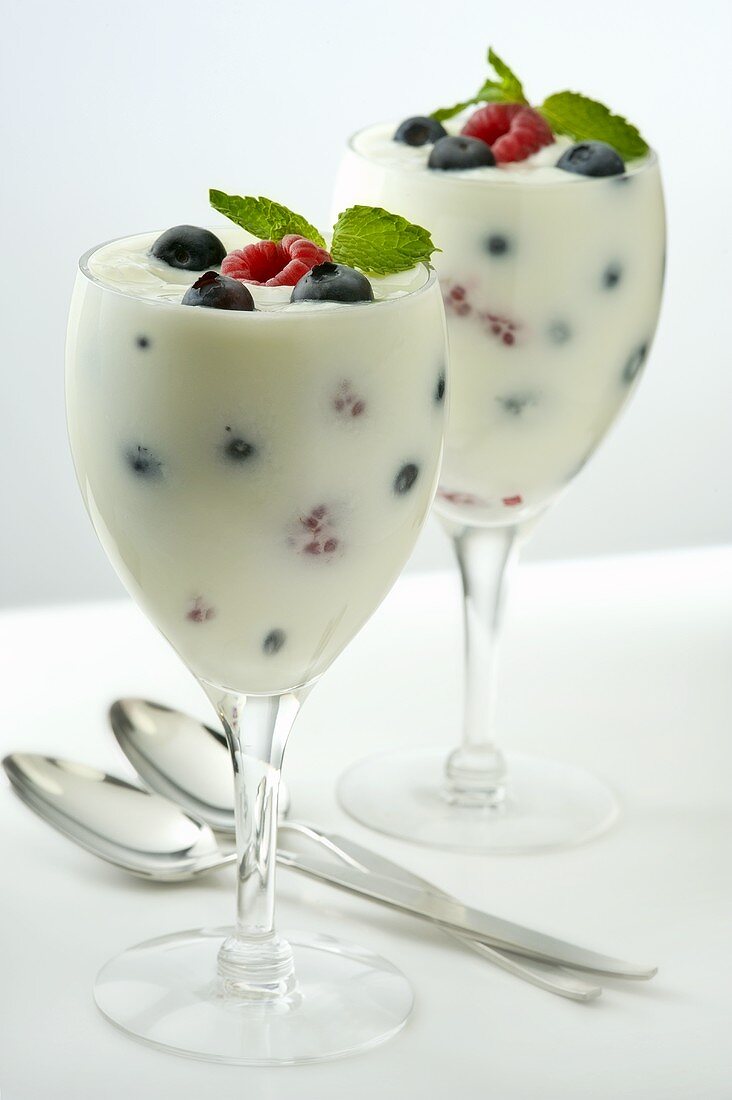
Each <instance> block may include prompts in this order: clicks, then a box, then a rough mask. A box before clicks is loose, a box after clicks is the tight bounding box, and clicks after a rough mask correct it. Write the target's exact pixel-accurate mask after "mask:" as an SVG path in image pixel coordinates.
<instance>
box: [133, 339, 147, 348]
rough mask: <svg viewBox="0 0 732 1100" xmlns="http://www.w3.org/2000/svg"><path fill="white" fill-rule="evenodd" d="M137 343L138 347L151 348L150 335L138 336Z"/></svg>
mask: <svg viewBox="0 0 732 1100" xmlns="http://www.w3.org/2000/svg"><path fill="white" fill-rule="evenodd" d="M135 343H136V344H137V346H138V348H149V347H150V337H149V336H138V337H137V339H136V340H135Z"/></svg>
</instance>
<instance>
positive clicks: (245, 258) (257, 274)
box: [221, 233, 330, 286]
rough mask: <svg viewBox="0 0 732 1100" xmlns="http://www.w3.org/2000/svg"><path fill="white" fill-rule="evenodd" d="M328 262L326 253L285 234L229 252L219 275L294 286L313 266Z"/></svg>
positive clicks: (264, 284)
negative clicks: (272, 239) (278, 237)
mask: <svg viewBox="0 0 732 1100" xmlns="http://www.w3.org/2000/svg"><path fill="white" fill-rule="evenodd" d="M329 261H330V253H329V252H326V250H325V249H324V248H319V247H318V245H317V244H313V242H312V241H309V240H308V239H307V237H300V236H298V234H296V233H288V234H287V236H285V237H283V238H282V240H281V241H257V242H256V243H255V244H248V245H247V246H246V248H237V249H236V250H235V251H234V252H230V253H229V255H228V256H226V257H225V258H224V261H223V263H222V264H221V274H222V275H228V276H229V277H230V278H231V279H241V280H243V281H244V282H246V283H253V284H254V285H255V286H295V284H296V283H298V282H299V281H300V279H302V277H303V275H307V273H308V271H310V270H311V269H312V268H314V267H315V266H316V265H317V264H323V263H328V262H329Z"/></svg>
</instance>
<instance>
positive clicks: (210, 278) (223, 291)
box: [183, 271, 254, 311]
mask: <svg viewBox="0 0 732 1100" xmlns="http://www.w3.org/2000/svg"><path fill="white" fill-rule="evenodd" d="M183 305H184V306H205V307H206V308H207V309H236V310H249V311H251V310H253V309H254V299H253V298H252V295H251V293H250V292H249V290H248V289H247V288H246V287H245V286H244V283H240V282H239V280H238V279H229V278H227V276H226V275H218V274H217V273H216V272H215V271H206V272H205V273H204V274H203V275H202V276H201V278H200V279H196V281H195V283H194V284H193V286H189V287H188V290H187V291H186V292H185V294H184V295H183Z"/></svg>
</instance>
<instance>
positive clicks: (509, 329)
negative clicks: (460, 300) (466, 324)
mask: <svg viewBox="0 0 732 1100" xmlns="http://www.w3.org/2000/svg"><path fill="white" fill-rule="evenodd" d="M480 319H481V321H483V323H484V324H485V327H486V329H487V330H488V332H490V334H491V336H495V337H496V339H497V340H500V341H501V343H502V344H505V345H506V347H508V348H510V347H513V345H514V344H515V343H516V338H517V336H518V334H519V330H520V328H521V326H520V325H519V324H518V322H516V321H511V320H510V319H509V318H508V317H503V316H501V314H499V313H489V312H488V311H486V312H485V313H481V315H480Z"/></svg>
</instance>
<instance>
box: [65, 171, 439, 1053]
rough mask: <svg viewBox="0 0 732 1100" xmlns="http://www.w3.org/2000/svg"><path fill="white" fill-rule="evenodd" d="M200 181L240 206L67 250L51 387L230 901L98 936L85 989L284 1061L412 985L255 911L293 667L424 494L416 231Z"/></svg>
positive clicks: (349, 609) (149, 1027)
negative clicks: (230, 867)
mask: <svg viewBox="0 0 732 1100" xmlns="http://www.w3.org/2000/svg"><path fill="white" fill-rule="evenodd" d="M210 198H211V203H212V205H213V206H214V208H215V209H216V210H218V211H219V212H221V213H223V214H225V215H226V216H227V217H228V218H229V219H230V220H231V221H232V222H233V223H234V226H236V227H238V228H234V227H231V228H229V229H215V230H209V229H205V228H202V227H197V226H190V225H179V226H174V227H173V228H171V229H168V230H166V231H165V232H163V233H149V234H142V235H138V236H134V237H127V238H125V239H123V240H119V241H113V242H111V243H109V244H106V245H103V246H101V247H99V248H96V249H92V250H91V252H89V253H88V254H87V255H86V256H84V257H83V259H82V261H81V264H80V270H79V273H78V275H77V282H76V289H75V291H74V296H73V300H72V307H71V316H70V321H69V331H68V346H67V405H68V422H69V434H70V438H71V446H72V451H73V455H74V462H75V465H76V471H77V475H78V478H79V484H80V486H81V490H82V493H83V495H84V499H85V501H86V505H87V508H88V510H89V513H90V516H91V518H92V521H93V523H94V526H95V528H96V531H97V534H98V536H99V538H100V541H101V542H102V545H103V546H104V548H105V550H106V552H107V554H108V556H109V558H110V560H111V561H112V563H113V565H114V566H115V567H116V568H117V570H118V572H119V574H120V576H121V578H122V579H123V581H124V582H125V584H126V585H127V587H128V588H129V590H130V592H131V593H132V595H133V596H135V597H136V599H137V601H138V602H139V604H140V606H141V607H142V609H143V610H144V611H145V612H146V613H147V615H148V616H149V617H150V619H151V620H152V621H153V622H154V623H155V624H156V625H157V626H158V627H159V628H160V630H161V631H162V632H163V634H164V635H165V636H166V637H167V638H168V640H169V641H170V642H171V644H172V645H173V646H174V647H175V649H176V650H177V651H178V653H179V654H180V656H181V657H182V658H183V661H184V662H185V664H186V665H187V666H188V667H189V669H190V670H191V671H192V672H193V673H194V674H195V675H196V676H197V678H198V680H199V682H200V684H201V686H202V687H203V689H204V691H205V693H206V694H207V695H208V697H209V699H210V701H211V702H212V704H213V706H214V708H215V710H216V713H217V714H218V717H219V719H220V721H221V724H222V727H223V730H224V733H225V735H226V741H227V745H228V748H229V752H230V756H231V760H232V779H233V787H234V808H235V818H236V917H235V922H234V924H233V925H232V926H231V927H230V928H211V927H205V928H201V929H194V930H190V929H187V930H186V931H183V932H178V933H173V934H172V935H167V936H164V937H161V938H158V939H156V940H152V941H149V942H147V943H145V944H139V945H137V946H136V947H132V948H130V949H129V950H128V951H124V952H122V954H120V955H118V956H117V957H116V958H115V959H112V960H110V961H109V962H108V963H107V964H106V965H105V966H104V967H103V968H102V970H101V971H100V973H99V975H98V976H97V981H96V985H95V998H96V1002H97V1005H98V1006H99V1008H100V1009H101V1011H102V1012H103V1013H104V1015H106V1016H107V1017H108V1019H110V1020H111V1021H112V1022H114V1023H115V1024H116V1026H117V1027H119V1028H120V1029H121V1030H123V1031H126V1032H127V1033H129V1034H132V1035H135V1036H136V1037H138V1038H140V1039H142V1040H144V1041H145V1042H147V1043H150V1044H152V1045H153V1046H158V1047H161V1048H163V1049H165V1050H168V1051H171V1052H174V1053H177V1054H185V1055H187V1056H190V1057H194V1058H201V1059H205V1060H211V1061H215V1062H231V1063H235V1064H238V1065H258V1066H262V1065H294V1064H297V1063H312V1062H315V1061H320V1060H323V1059H330V1058H334V1057H341V1056H343V1055H345V1054H349V1053H352V1052H355V1051H358V1050H365V1049H368V1048H370V1047H372V1046H374V1045H375V1044H376V1043H378V1042H381V1041H383V1040H385V1039H388V1038H389V1037H390V1036H392V1035H395V1034H396V1033H397V1032H398V1031H399V1030H400V1028H401V1027H403V1025H404V1023H405V1021H406V1019H407V1017H408V1016H409V1013H410V1011H411V1008H412V1002H413V994H412V990H411V986H410V984H409V982H408V981H407V979H406V978H405V976H404V975H403V974H402V973H401V972H400V971H399V970H398V969H397V968H396V967H394V966H393V965H392V964H391V963H389V962H388V961H387V960H386V959H383V958H381V957H380V956H379V955H376V954H374V953H373V952H371V951H368V950H365V949H364V948H361V947H354V946H353V945H351V944H347V943H343V942H340V941H338V940H335V939H334V938H333V937H332V936H330V935H328V936H320V935H317V934H315V935H313V934H308V933H294V934H292V935H289V936H287V937H284V936H281V935H280V934H279V933H278V930H277V928H276V923H275V914H274V908H275V857H276V854H277V820H278V793H279V788H280V769H281V765H282V757H283V753H284V750H285V745H286V742H287V739H288V737H289V734H290V731H291V729H292V727H293V724H294V723H295V721H296V718H297V715H298V713H299V710H300V707H301V705H302V703H303V702H304V700H305V698H306V697H307V695H308V692H309V689H310V686H311V685H312V683H313V681H314V680H316V679H317V678H318V677H319V676H320V674H321V673H322V672H323V671H324V670H325V669H326V667H327V666H328V665H329V664H330V662H331V661H332V660H333V659H334V657H336V656H337V655H338V654H339V653H340V651H341V650H342V649H343V647H344V646H345V645H346V644H347V643H348V641H349V640H350V639H351V637H352V636H353V635H354V634H355V633H356V631H357V630H358V629H359V627H360V626H361V625H362V624H363V622H364V621H365V620H366V619H367V618H368V617H369V615H370V614H371V613H372V612H373V611H374V610H375V608H376V606H377V605H378V604H379V602H380V601H381V600H382V598H383V597H384V596H385V595H386V592H387V591H388V589H389V587H390V585H391V584H392V583H393V581H394V580H395V578H396V576H397V574H398V572H399V570H400V569H401V568H402V566H403V565H404V563H405V561H406V560H407V557H408V556H409V553H410V551H411V549H412V546H413V544H414V541H415V539H416V537H417V534H418V532H419V529H420V527H421V525H422V523H423V521H424V519H425V517H426V515H427V512H428V510H429V507H430V504H431V500H432V495H433V492H434V490H435V487H436V482H437V471H438V465H439V461H440V455H441V450H442V437H443V429H444V419H445V366H446V363H445V360H446V334H445V318H444V310H443V305H442V297H441V294H440V291H439V287H438V284H437V278H436V275H435V274H434V272H433V270H432V269H431V267H430V266H429V259H430V256H431V254H432V252H433V251H434V246H433V244H432V241H431V239H430V236H429V234H428V233H427V232H426V231H425V230H424V229H422V228H421V227H420V226H418V225H413V224H411V223H409V222H407V221H406V220H405V219H404V218H402V217H400V216H399V215H394V214H390V213H389V212H388V211H386V210H383V209H372V208H369V207H364V206H358V207H353V208H351V209H349V210H346V211H344V212H343V214H341V215H340V216H339V218H338V220H337V222H336V224H335V226H334V229H333V234H332V239H331V240H330V242H329V243H328V244H326V241H325V239H324V238H323V237H322V235H321V234H320V233H319V232H318V230H317V229H316V228H315V227H314V226H312V225H310V223H308V222H307V221H306V220H305V219H304V218H302V217H301V216H299V215H297V214H294V213H293V212H292V211H290V210H287V208H286V207H283V206H281V205H280V204H278V203H275V202H272V201H271V200H269V199H266V198H262V197H260V198H254V197H252V196H246V197H241V196H236V195H227V194H225V193H223V192H220V191H212V192H211V194H210ZM153 1002H154V1003H153ZM151 1004H152V1005H153V1008H152V1010H151Z"/></svg>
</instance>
